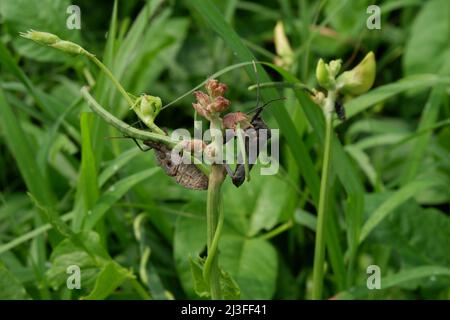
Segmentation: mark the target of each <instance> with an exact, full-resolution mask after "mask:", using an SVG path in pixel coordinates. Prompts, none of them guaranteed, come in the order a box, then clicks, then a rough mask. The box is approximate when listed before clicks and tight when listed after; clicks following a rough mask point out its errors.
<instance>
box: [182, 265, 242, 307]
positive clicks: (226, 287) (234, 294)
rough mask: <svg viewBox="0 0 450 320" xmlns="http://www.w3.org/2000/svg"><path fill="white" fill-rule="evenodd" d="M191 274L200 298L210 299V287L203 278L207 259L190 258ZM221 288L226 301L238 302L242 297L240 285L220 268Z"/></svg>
mask: <svg viewBox="0 0 450 320" xmlns="http://www.w3.org/2000/svg"><path fill="white" fill-rule="evenodd" d="M190 263H191V272H192V276H193V278H194V289H195V293H197V294H198V295H199V296H200V297H204V298H208V297H210V292H209V286H208V284H207V282H206V281H205V279H204V278H203V267H204V264H205V259H202V258H200V257H197V258H195V259H192V257H191V258H190ZM220 286H221V289H222V295H223V297H224V299H225V300H237V299H239V297H240V294H241V290H240V289H239V286H238V284H237V283H236V281H234V279H233V278H232V277H231V275H230V274H229V273H227V272H225V271H223V270H222V268H220Z"/></svg>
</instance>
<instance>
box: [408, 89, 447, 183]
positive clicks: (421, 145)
mask: <svg viewBox="0 0 450 320" xmlns="http://www.w3.org/2000/svg"><path fill="white" fill-rule="evenodd" d="M444 97H445V87H444V86H437V87H436V88H434V89H433V90H432V91H431V94H430V97H429V99H428V101H427V103H426V105H425V108H424V109H423V111H422V115H421V117H420V122H419V126H418V128H417V131H420V130H422V129H424V128H427V127H430V126H433V125H434V124H435V123H436V120H437V119H438V115H439V109H440V105H441V103H442V101H443V100H444ZM431 134H432V132H431V131H430V132H427V133H425V134H422V135H421V136H420V137H418V138H417V140H416V141H414V143H413V145H412V146H411V152H409V154H408V158H407V159H406V162H405V164H406V166H405V167H404V172H403V175H402V179H401V180H402V182H403V184H406V183H408V182H411V181H412V180H413V179H414V178H415V176H416V175H417V173H418V172H419V169H420V164H421V163H422V161H423V159H424V158H425V152H426V150H427V147H428V144H429V141H430V138H431Z"/></svg>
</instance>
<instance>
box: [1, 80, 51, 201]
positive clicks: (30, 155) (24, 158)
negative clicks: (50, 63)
mask: <svg viewBox="0 0 450 320" xmlns="http://www.w3.org/2000/svg"><path fill="white" fill-rule="evenodd" d="M0 124H1V126H2V131H3V136H4V139H5V140H6V142H7V144H8V147H9V149H10V150H11V152H12V154H13V155H14V158H15V160H16V161H17V165H18V167H19V170H20V173H21V175H22V178H23V179H24V181H25V184H26V185H27V188H28V190H29V191H30V192H31V193H32V194H33V195H34V196H35V197H36V198H37V199H38V201H39V202H40V203H43V204H45V205H48V206H51V205H53V204H54V203H55V198H54V195H53V192H52V190H51V188H50V185H49V183H48V180H47V179H44V177H43V175H42V172H41V171H40V170H39V167H38V165H37V163H36V161H35V154H36V152H35V151H36V150H34V146H33V145H32V144H31V142H30V141H29V138H28V137H27V135H26V134H25V132H24V130H23V129H22V124H21V122H20V121H19V119H18V118H17V116H16V115H15V114H14V113H13V111H12V109H11V107H10V105H9V104H8V102H7V101H6V98H5V96H4V93H3V90H2V89H1V88H0Z"/></svg>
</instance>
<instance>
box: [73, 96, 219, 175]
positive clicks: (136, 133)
mask: <svg viewBox="0 0 450 320" xmlns="http://www.w3.org/2000/svg"><path fill="white" fill-rule="evenodd" d="M81 95H82V96H83V98H84V99H85V100H86V101H87V103H88V105H89V107H90V108H91V109H92V111H94V112H95V113H96V114H98V115H99V116H100V117H102V118H103V120H105V121H106V122H107V123H109V124H110V125H112V126H113V127H114V128H116V129H117V130H119V131H120V132H122V133H123V134H124V135H125V136H126V137H130V138H134V139H138V140H151V141H155V142H162V143H164V144H166V145H168V146H169V147H174V146H175V145H176V144H177V141H175V140H172V139H171V138H170V137H168V136H167V135H162V134H158V133H153V132H149V131H144V130H139V129H136V128H134V127H132V126H130V125H129V124H127V123H125V122H123V121H122V120H120V119H118V118H116V117H115V116H113V115H112V114H111V113H109V112H108V111H106V109H105V108H103V107H102V106H101V105H100V104H99V103H98V102H97V100H95V98H94V97H93V96H92V95H91V94H90V93H89V90H88V88H87V87H83V88H82V89H81ZM192 157H193V156H192ZM193 163H194V162H193ZM194 164H195V166H196V167H197V168H198V169H199V170H200V171H201V172H203V173H204V174H205V175H206V176H208V175H209V172H210V170H209V168H208V167H207V166H206V165H205V164H203V163H194Z"/></svg>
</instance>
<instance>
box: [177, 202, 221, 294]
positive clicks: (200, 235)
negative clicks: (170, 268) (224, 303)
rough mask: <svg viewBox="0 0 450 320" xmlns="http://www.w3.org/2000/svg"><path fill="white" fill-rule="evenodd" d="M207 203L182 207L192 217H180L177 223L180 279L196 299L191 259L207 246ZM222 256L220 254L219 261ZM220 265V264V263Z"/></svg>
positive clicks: (186, 291) (187, 292)
mask: <svg viewBox="0 0 450 320" xmlns="http://www.w3.org/2000/svg"><path fill="white" fill-rule="evenodd" d="M205 208H206V203H205V202H192V203H190V204H188V205H186V206H183V207H182V210H183V211H185V212H189V213H192V215H193V216H192V217H186V216H178V218H177V220H176V222H175V235H174V250H173V254H174V260H175V267H176V269H177V273H178V277H179V278H180V282H181V285H182V287H183V290H184V292H185V293H186V295H187V297H188V298H190V299H193V298H195V297H196V294H195V292H194V283H193V282H192V273H191V269H190V265H189V257H197V256H199V255H200V253H201V252H202V251H203V250H204V248H205V246H206V219H205ZM220 259H221V254H220V253H219V261H220ZM219 263H220V262H219Z"/></svg>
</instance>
